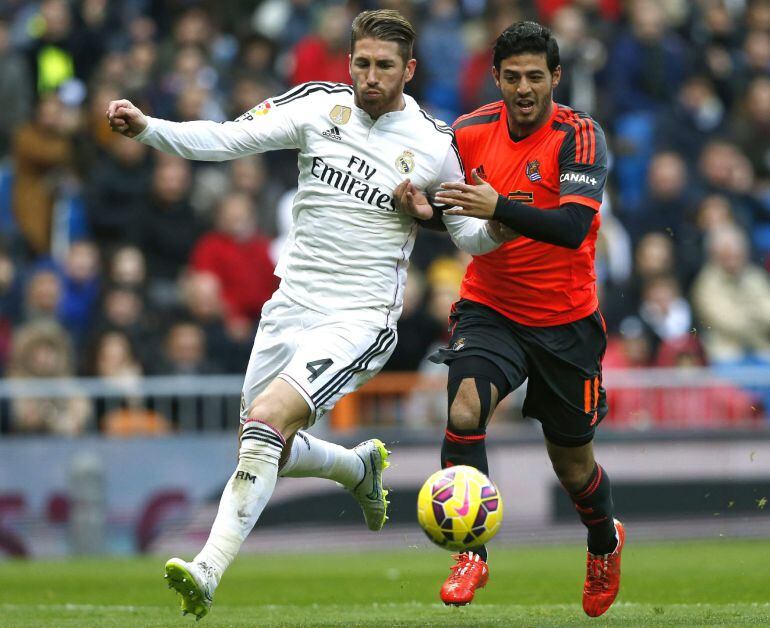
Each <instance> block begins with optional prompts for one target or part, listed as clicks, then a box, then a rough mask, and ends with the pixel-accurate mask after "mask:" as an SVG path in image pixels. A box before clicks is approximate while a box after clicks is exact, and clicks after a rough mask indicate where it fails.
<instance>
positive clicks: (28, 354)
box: [8, 321, 91, 436]
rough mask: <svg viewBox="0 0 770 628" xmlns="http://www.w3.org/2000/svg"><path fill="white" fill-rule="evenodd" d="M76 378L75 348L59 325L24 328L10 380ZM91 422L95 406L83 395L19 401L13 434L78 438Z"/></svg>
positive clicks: (16, 338) (13, 417)
mask: <svg viewBox="0 0 770 628" xmlns="http://www.w3.org/2000/svg"><path fill="white" fill-rule="evenodd" d="M74 374H75V369H74V364H73V357H72V346H71V344H70V342H69V339H68V338H67V333H66V332H65V331H64V329H63V328H62V327H61V326H59V325H58V324H57V323H54V322H52V321H39V322H34V323H29V324H28V325H24V326H22V327H20V328H19V329H18V330H17V331H16V333H15V334H14V338H13V350H12V353H11V359H10V363H9V366H8V377H9V379H19V380H32V379H38V378H67V377H72V376H73V375H74ZM90 421H91V406H90V403H89V402H88V400H87V399H86V398H85V397H83V396H82V395H80V394H77V393H75V394H73V395H71V396H60V397H54V396H46V394H45V392H44V391H40V392H39V393H38V394H36V395H35V396H29V397H17V398H16V399H15V400H14V401H13V403H12V408H11V430H12V431H13V432H17V433H24V434H43V433H51V434H61V435H66V436H75V435H77V434H81V433H82V432H84V431H85V430H86V429H87V427H88V424H89V422H90Z"/></svg>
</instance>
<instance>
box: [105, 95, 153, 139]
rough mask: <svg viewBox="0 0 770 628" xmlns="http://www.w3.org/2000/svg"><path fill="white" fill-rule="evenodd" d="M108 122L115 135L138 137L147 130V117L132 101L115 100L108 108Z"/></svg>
mask: <svg viewBox="0 0 770 628" xmlns="http://www.w3.org/2000/svg"><path fill="white" fill-rule="evenodd" d="M107 120H108V121H109V123H110V128H111V129H112V130H113V131H114V132H115V133H120V134H121V135H125V136H126V137H136V136H137V135H139V134H140V133H141V132H142V131H144V130H145V129H146V128H147V117H146V116H145V115H144V114H143V113H142V112H141V110H140V109H139V107H137V106H136V105H134V104H133V103H132V102H131V101H130V100H113V101H111V102H110V104H109V105H108V106H107Z"/></svg>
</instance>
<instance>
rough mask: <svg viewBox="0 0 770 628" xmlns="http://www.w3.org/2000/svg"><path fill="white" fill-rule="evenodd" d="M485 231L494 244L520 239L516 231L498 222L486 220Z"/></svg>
mask: <svg viewBox="0 0 770 628" xmlns="http://www.w3.org/2000/svg"><path fill="white" fill-rule="evenodd" d="M486 230H487V233H489V235H490V237H491V238H492V239H493V240H494V241H495V242H511V241H512V240H515V239H516V238H520V237H521V234H520V233H519V232H518V231H514V230H513V229H511V228H510V227H506V226H505V225H504V224H503V223H501V222H500V221H498V220H487V224H486Z"/></svg>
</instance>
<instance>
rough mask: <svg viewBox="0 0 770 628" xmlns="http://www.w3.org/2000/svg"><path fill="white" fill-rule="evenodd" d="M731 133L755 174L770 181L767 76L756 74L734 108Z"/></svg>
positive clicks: (769, 114) (768, 83) (769, 92)
mask: <svg viewBox="0 0 770 628" xmlns="http://www.w3.org/2000/svg"><path fill="white" fill-rule="evenodd" d="M736 113H737V115H736V116H735V119H734V127H733V136H734V137H735V140H736V144H737V146H738V147H739V148H740V150H741V152H742V153H743V154H744V155H746V156H747V157H748V158H749V160H750V161H751V165H752V167H753V168H754V171H755V172H756V173H757V176H759V177H761V178H762V179H764V181H765V184H766V185H767V184H770V76H768V75H764V76H760V77H757V78H755V79H754V80H753V81H752V82H751V83H750V84H749V88H748V90H747V91H746V96H745V97H744V99H743V103H742V107H741V108H740V109H739V110H738V111H737V112H736Z"/></svg>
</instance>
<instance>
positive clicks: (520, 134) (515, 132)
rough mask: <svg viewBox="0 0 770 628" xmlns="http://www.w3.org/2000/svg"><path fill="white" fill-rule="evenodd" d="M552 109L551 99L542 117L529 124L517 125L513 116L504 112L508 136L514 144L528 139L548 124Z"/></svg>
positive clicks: (553, 103)
mask: <svg viewBox="0 0 770 628" xmlns="http://www.w3.org/2000/svg"><path fill="white" fill-rule="evenodd" d="M554 107H556V103H555V102H554V101H553V99H551V102H550V104H549V105H548V107H546V108H545V111H543V113H542V115H541V116H540V117H539V118H538V119H537V120H535V121H533V122H532V123H531V124H518V123H517V122H516V121H515V120H514V119H513V116H511V113H510V111H507V110H506V118H507V120H508V135H509V136H510V138H511V139H512V140H513V141H514V142H520V141H521V140H523V139H526V138H528V137H529V136H530V135H532V134H533V133H536V132H537V131H539V130H540V129H541V128H542V127H543V125H544V124H546V123H547V122H548V120H549V119H550V117H551V114H553V110H554Z"/></svg>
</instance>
